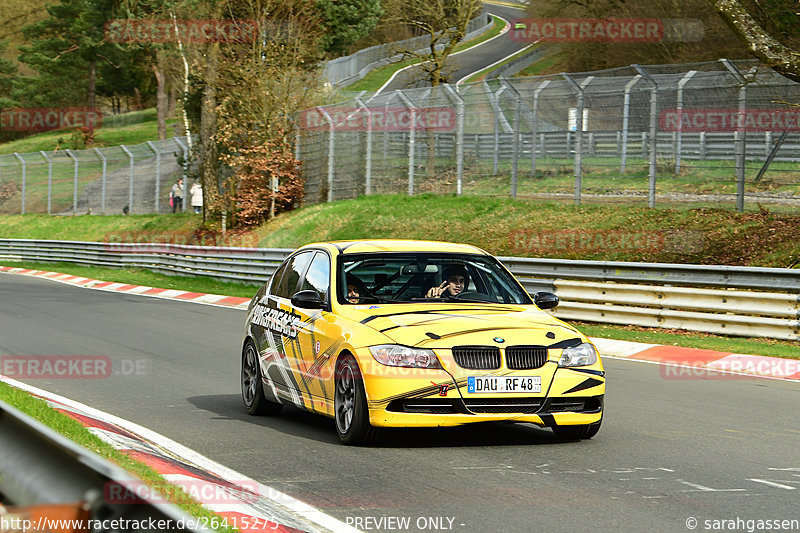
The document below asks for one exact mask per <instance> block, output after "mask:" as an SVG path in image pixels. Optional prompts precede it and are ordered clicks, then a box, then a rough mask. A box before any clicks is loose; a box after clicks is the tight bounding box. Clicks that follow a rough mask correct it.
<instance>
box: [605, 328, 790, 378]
mask: <svg viewBox="0 0 800 533" xmlns="http://www.w3.org/2000/svg"><path fill="white" fill-rule="evenodd" d="M591 340H592V342H593V343H594V344H595V346H597V349H598V350H599V351H600V354H601V355H602V356H603V357H606V358H612V359H626V360H629V361H643V362H648V363H655V364H659V365H662V366H665V367H668V368H673V367H674V369H673V370H665V371H663V373H664V376H665V377H669V378H674V379H680V378H689V379H691V378H693V377H694V378H701V377H714V376H715V375H719V374H729V375H736V376H750V377H760V378H771V379H781V380H786V381H797V382H800V360H798V359H783V358H780V357H766V356H763V355H746V354H738V353H731V352H719V351H716V350H701V349H698V348H684V347H681V346H665V345H659V344H646V343H642V342H630V341H617V340H611V339H598V338H592V339H591Z"/></svg>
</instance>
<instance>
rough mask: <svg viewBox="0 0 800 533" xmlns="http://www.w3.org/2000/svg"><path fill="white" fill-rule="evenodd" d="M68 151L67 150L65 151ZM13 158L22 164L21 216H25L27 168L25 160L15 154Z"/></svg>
mask: <svg viewBox="0 0 800 533" xmlns="http://www.w3.org/2000/svg"><path fill="white" fill-rule="evenodd" d="M67 151H69V150H67ZM14 157H16V158H17V159H19V160H20V162H21V163H22V214H23V215H24V214H25V182H26V180H27V175H28V166H27V164H26V163H25V160H24V159H23V158H22V156H21V155H19V154H18V153H17V152H14Z"/></svg>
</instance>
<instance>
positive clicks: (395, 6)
mask: <svg viewBox="0 0 800 533" xmlns="http://www.w3.org/2000/svg"><path fill="white" fill-rule="evenodd" d="M481 7H482V3H481V0H391V1H387V2H385V4H384V9H385V12H386V15H387V17H386V19H385V23H386V24H400V25H403V26H406V27H409V28H411V29H412V31H413V32H414V33H416V34H418V35H427V36H429V37H430V44H429V46H428V48H427V49H426V51H425V52H417V51H415V50H401V53H402V54H403V56H404V58H406V59H407V58H414V59H420V60H422V61H423V63H422V64H421V66H420V68H422V69H423V71H424V72H425V77H426V79H427V80H428V81H429V82H430V84H431V86H432V87H437V86H439V85H440V84H442V83H447V82H448V79H447V76H446V74H445V70H444V69H445V63H446V61H447V57H448V56H449V55H450V54H451V53H452V52H453V49H454V48H455V46H456V45H457V44H458V43H459V41H461V40H462V39H463V38H464V35H466V33H467V25H468V24H469V21H470V20H472V19H473V18H475V17H476V16H477V15H478V13H479V12H480V10H481Z"/></svg>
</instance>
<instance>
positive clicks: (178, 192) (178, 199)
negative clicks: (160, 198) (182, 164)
mask: <svg viewBox="0 0 800 533" xmlns="http://www.w3.org/2000/svg"><path fill="white" fill-rule="evenodd" d="M169 197H170V204H172V212H173V213H175V212H176V210H177V211H183V178H178V181H177V182H176V183H175V185H173V186H172V190H171V191H170V193H169Z"/></svg>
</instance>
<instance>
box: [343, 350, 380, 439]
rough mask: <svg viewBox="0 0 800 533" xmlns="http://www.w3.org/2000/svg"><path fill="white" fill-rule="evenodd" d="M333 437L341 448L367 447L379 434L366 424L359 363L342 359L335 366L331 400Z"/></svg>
mask: <svg viewBox="0 0 800 533" xmlns="http://www.w3.org/2000/svg"><path fill="white" fill-rule="evenodd" d="M333 409H334V418H335V420H336V433H337V434H338V435H339V439H340V440H341V441H342V443H344V444H351V445H357V444H370V443H373V442H375V441H376V440H377V439H378V437H379V435H380V430H379V429H378V428H375V427H373V426H372V425H370V423H369V410H368V409H367V395H366V393H365V392H364V383H363V379H362V377H361V371H360V370H359V368H358V363H356V360H355V359H354V358H353V356H351V355H345V356H343V357H342V358H341V359H339V362H338V363H337V364H336V392H335V393H334V396H333Z"/></svg>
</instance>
